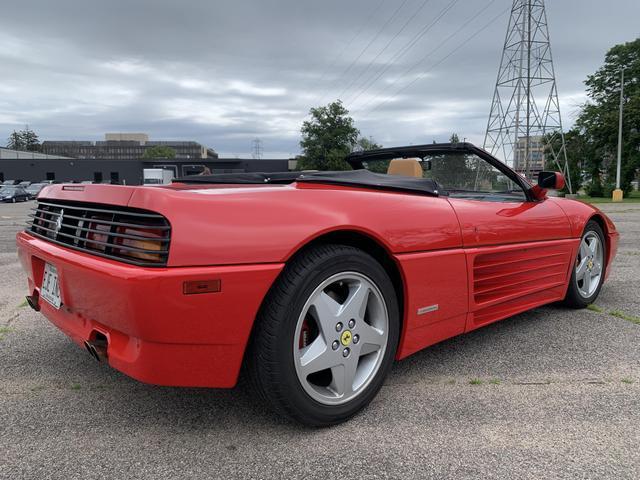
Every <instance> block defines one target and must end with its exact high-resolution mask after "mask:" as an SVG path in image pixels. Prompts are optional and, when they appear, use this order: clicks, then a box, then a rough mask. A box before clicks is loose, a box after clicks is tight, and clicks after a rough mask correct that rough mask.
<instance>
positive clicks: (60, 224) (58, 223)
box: [53, 208, 64, 237]
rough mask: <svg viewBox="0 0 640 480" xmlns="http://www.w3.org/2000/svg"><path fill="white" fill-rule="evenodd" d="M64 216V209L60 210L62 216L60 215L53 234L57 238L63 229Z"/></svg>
mask: <svg viewBox="0 0 640 480" xmlns="http://www.w3.org/2000/svg"><path fill="white" fill-rule="evenodd" d="M63 215H64V208H61V209H60V215H58V218H57V219H56V225H55V228H54V229H53V230H54V232H53V234H54V235H55V236H56V237H57V236H58V232H59V231H60V229H61V228H62V216H63Z"/></svg>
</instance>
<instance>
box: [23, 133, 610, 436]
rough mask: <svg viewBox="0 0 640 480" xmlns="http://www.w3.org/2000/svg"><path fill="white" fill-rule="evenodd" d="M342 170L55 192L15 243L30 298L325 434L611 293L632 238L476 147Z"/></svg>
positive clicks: (149, 368)
mask: <svg viewBox="0 0 640 480" xmlns="http://www.w3.org/2000/svg"><path fill="white" fill-rule="evenodd" d="M346 161H347V162H348V163H349V165H350V166H351V168H352V169H351V170H349V171H343V172H289V173H274V174H250V173H248V174H222V175H211V176H194V177H186V178H182V179H178V180H177V181H175V182H174V183H173V184H171V185H167V186H162V187H157V186H156V187H131V186H111V185H51V186H48V187H46V188H45V189H44V190H43V191H42V192H41V193H40V195H39V198H38V203H37V206H36V207H35V209H34V211H33V213H32V214H31V215H30V216H31V220H30V222H29V224H28V228H27V229H26V230H25V231H24V232H20V233H19V234H18V236H17V244H18V251H19V256H20V260H21V262H22V265H23V266H24V269H25V270H26V272H27V275H28V284H29V296H28V297H27V299H28V302H29V304H30V305H31V306H32V307H33V308H34V309H36V310H39V311H41V312H42V313H43V314H44V315H45V316H46V317H47V318H48V319H49V320H50V321H51V322H52V323H53V324H55V325H56V326H57V327H58V328H60V329H61V330H62V331H63V332H65V333H66V334H67V335H68V336H69V337H71V338H72V339H73V340H74V341H75V342H76V343H78V344H79V345H84V346H85V347H86V349H87V350H88V351H89V353H90V354H91V355H92V356H94V357H95V358H96V359H99V360H102V361H105V362H108V364H109V365H111V366H112V367H113V368H115V369H117V370H120V371H121V372H124V373H125V374H127V375H129V376H131V377H133V378H136V379H138V380H140V381H143V382H148V383H153V384H158V385H173V386H189V387H196V386H197V387H233V386H234V385H235V384H236V381H237V379H238V375H239V372H240V370H241V367H243V366H244V367H245V368H246V372H247V375H248V377H249V378H250V379H251V380H252V383H253V384H254V385H255V387H256V389H257V392H258V393H259V394H260V395H261V397H262V398H263V399H264V400H265V401H267V402H268V403H269V404H270V405H271V406H272V407H273V408H274V409H275V410H276V411H277V412H280V413H281V414H284V415H286V416H288V417H290V418H293V419H295V420H297V421H300V422H303V423H306V424H309V425H329V424H334V423H338V422H341V421H344V420H345V419H347V418H349V417H350V416H351V415H353V414H355V413H356V412H357V411H359V410H360V409H362V408H363V407H364V406H365V405H367V404H368V403H369V402H370V401H371V400H372V398H373V397H374V396H375V395H376V393H377V392H378V390H379V389H380V387H381V386H382V384H383V382H384V380H385V376H386V375H387V373H388V372H389V369H390V367H391V364H392V362H393V361H394V360H400V359H402V358H404V357H406V356H408V355H411V354H412V353H414V352H416V351H418V350H420V349H422V348H425V347H428V346H429V345H432V344H434V343H436V342H440V341H442V340H444V339H446V338H450V337H452V336H454V335H459V334H461V333H465V332H469V331H471V330H474V329H476V328H478V327H481V326H483V325H487V324H489V323H492V322H495V321H497V320H500V319H503V318H505V317H509V316H511V315H514V314H517V313H518V312H522V311H524V310H528V309H531V308H534V307H537V306H539V305H544V304H547V303H551V302H557V301H563V302H564V303H565V304H567V305H569V306H572V307H577V308H580V307H585V306H586V305H588V304H589V303H591V302H593V301H594V299H595V298H596V297H597V296H598V293H599V292H600V289H601V287H602V284H603V282H604V280H605V278H606V277H607V275H608V274H609V271H610V266H611V262H612V260H613V258H614V256H615V253H616V247H617V243H618V233H617V232H616V229H615V226H614V225H613V223H612V222H611V221H610V220H609V219H608V218H607V217H606V216H605V215H604V214H603V213H602V212H600V211H599V210H598V209H596V208H595V207H592V206H590V205H586V204H584V203H580V202H577V201H572V200H565V199H562V198H554V197H547V196H546V194H545V193H546V189H559V188H562V186H563V183H564V180H563V178H562V175H560V174H558V173H553V172H542V173H540V176H539V178H538V182H537V185H535V186H532V185H530V184H529V183H527V182H526V181H525V180H524V179H523V178H522V177H521V176H519V175H518V174H516V173H515V172H514V171H512V170H511V169H510V168H508V167H507V166H506V165H504V164H503V163H501V162H500V161H498V160H497V159H495V158H494V157H492V156H491V155H489V154H488V153H487V152H485V151H484V150H481V149H479V148H477V147H474V146H473V145H470V144H467V143H464V144H433V145H423V146H410V147H400V148H385V149H380V150H373V151H366V152H357V153H353V154H351V155H350V156H349V157H348V158H347V159H346Z"/></svg>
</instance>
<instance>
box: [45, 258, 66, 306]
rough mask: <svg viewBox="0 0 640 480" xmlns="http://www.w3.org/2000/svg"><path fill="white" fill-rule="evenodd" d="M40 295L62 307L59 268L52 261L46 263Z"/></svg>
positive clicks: (54, 304) (52, 303)
mask: <svg viewBox="0 0 640 480" xmlns="http://www.w3.org/2000/svg"><path fill="white" fill-rule="evenodd" d="M40 296H41V297H42V298H44V299H45V300H46V301H47V302H49V303H50V304H51V305H53V306H54V307H56V308H60V305H62V301H61V300H60V286H59V284H58V270H56V267H54V266H53V265H51V264H50V263H45V264H44V276H43V277H42V287H41V288H40Z"/></svg>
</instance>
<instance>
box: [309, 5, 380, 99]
mask: <svg viewBox="0 0 640 480" xmlns="http://www.w3.org/2000/svg"><path fill="white" fill-rule="evenodd" d="M384 2H385V0H380V2H379V3H378V5H377V6H376V7H375V8H374V9H373V10H371V12H369V15H368V16H367V18H366V19H365V21H364V23H363V24H362V25H361V26H360V28H359V29H358V31H357V32H356V34H355V35H354V36H352V37H351V39H350V40H349V41H348V42H347V43H345V44H344V46H343V47H342V49H341V50H340V53H338V54H337V55H336V56H335V57H334V59H333V60H332V61H331V63H330V64H329V65H328V66H327V67H326V68H325V69H324V71H323V73H322V75H320V77H319V78H318V80H316V82H315V83H314V84H313V86H312V87H311V90H312V91H313V90H315V89H316V88H317V87H318V86H319V85H320V84H321V83H322V81H323V80H324V79H325V77H326V76H327V73H329V71H330V70H331V69H332V68H333V67H334V66H335V65H336V63H337V62H338V60H340V58H342V55H344V52H346V51H347V49H348V48H349V47H350V46H351V44H352V43H353V42H354V41H355V39H356V38H358V37H359V36H360V34H361V33H362V32H363V31H364V29H365V27H366V26H367V25H369V22H370V20H371V19H372V18H373V16H374V15H375V14H376V13H378V10H380V7H382V4H383V3H384ZM323 96H324V95H323ZM317 100H320V98H316V101H317ZM314 103H315V101H314Z"/></svg>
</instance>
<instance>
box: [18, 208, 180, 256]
mask: <svg viewBox="0 0 640 480" xmlns="http://www.w3.org/2000/svg"><path fill="white" fill-rule="evenodd" d="M29 217H30V218H31V220H30V221H29V222H28V223H27V226H28V229H27V230H28V232H29V233H30V234H31V235H34V236H36V237H38V238H41V239H43V240H48V241H50V242H53V243H57V244H59V245H63V246H65V247H69V248H73V249H75V250H80V251H82V252H86V253H90V254H92V255H98V256H100V257H105V258H110V259H113V260H118V261H121V262H126V263H131V264H133V265H141V266H149V267H164V266H166V264H167V259H168V257H169V243H170V240H171V226H170V225H169V222H168V221H167V219H166V218H165V217H163V216H162V215H160V214H158V213H153V212H149V211H146V210H140V209H135V208H129V207H117V206H111V205H102V204H93V203H83V202H69V201H61V200H46V199H42V200H40V201H38V202H37V205H36V207H35V208H34V209H33V210H32V213H31V214H29Z"/></svg>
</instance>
